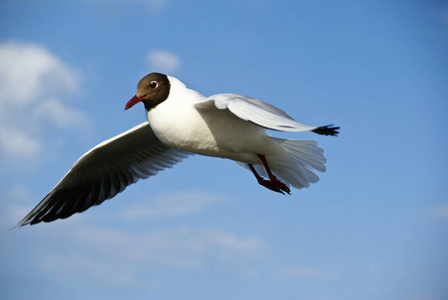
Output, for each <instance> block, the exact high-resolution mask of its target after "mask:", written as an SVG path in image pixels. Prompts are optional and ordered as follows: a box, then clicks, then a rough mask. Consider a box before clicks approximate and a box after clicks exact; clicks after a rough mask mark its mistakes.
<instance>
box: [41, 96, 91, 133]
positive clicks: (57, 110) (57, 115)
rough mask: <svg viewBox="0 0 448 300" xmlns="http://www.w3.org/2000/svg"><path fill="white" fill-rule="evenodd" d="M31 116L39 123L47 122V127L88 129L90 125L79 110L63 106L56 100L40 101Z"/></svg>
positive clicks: (88, 120)
mask: <svg viewBox="0 0 448 300" xmlns="http://www.w3.org/2000/svg"><path fill="white" fill-rule="evenodd" d="M33 116H34V117H35V118H36V120H38V121H39V122H42V123H45V122H48V123H49V125H54V126H56V127H59V128H67V127H72V128H73V127H79V128H89V127H90V123H91V121H90V119H89V118H88V117H87V115H86V114H84V113H83V112H81V111H80V110H77V109H75V108H70V107H68V106H66V105H64V104H63V103H62V102H61V101H60V100H59V99H57V98H50V99H47V100H44V101H42V102H41V103H40V104H39V105H38V106H36V109H35V110H34V112H33Z"/></svg>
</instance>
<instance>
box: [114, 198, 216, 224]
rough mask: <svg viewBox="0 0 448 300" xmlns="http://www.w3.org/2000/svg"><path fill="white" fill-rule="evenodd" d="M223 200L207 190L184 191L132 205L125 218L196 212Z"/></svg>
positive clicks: (125, 213) (167, 215)
mask: <svg viewBox="0 0 448 300" xmlns="http://www.w3.org/2000/svg"><path fill="white" fill-rule="evenodd" d="M220 200H221V197H220V196H218V195H214V194H208V193H205V192H182V193H176V194H170V195H165V196H161V197H157V198H155V199H152V200H151V202H150V203H149V204H148V205H140V206H131V207H129V208H127V209H126V210H124V211H123V212H122V214H121V217H122V218H124V219H142V218H155V217H172V216H181V215H189V214H196V213H200V212H202V211H204V210H205V209H206V208H207V207H208V206H210V205H213V204H215V203H217V202H219V201H220Z"/></svg>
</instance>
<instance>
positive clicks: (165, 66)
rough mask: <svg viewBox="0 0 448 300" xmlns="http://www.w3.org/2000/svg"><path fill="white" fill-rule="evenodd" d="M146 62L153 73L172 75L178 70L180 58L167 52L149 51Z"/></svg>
mask: <svg viewBox="0 0 448 300" xmlns="http://www.w3.org/2000/svg"><path fill="white" fill-rule="evenodd" d="M146 61H147V63H148V64H149V66H150V68H151V69H152V71H154V72H161V73H166V74H172V73H175V72H176V71H177V70H179V68H180V58H179V57H178V56H177V55H176V54H174V53H172V52H170V51H167V50H153V51H150V52H149V53H148V54H147V56H146Z"/></svg>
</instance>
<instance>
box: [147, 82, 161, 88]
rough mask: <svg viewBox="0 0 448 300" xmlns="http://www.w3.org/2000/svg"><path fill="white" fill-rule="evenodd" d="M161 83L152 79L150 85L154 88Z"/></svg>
mask: <svg viewBox="0 0 448 300" xmlns="http://www.w3.org/2000/svg"><path fill="white" fill-rule="evenodd" d="M158 85H159V84H158V83H157V81H155V80H154V81H151V82H150V83H149V86H150V87H151V88H153V89H155V88H156V87H157V86H158Z"/></svg>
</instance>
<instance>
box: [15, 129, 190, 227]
mask: <svg viewBox="0 0 448 300" xmlns="http://www.w3.org/2000/svg"><path fill="white" fill-rule="evenodd" d="M189 154H190V153H188V152H183V151H179V150H175V149H172V148H170V147H168V146H166V145H165V144H163V143H162V142H161V141H160V140H159V139H158V138H157V137H156V136H155V134H154V132H153V131H152V129H151V127H150V126H149V124H148V122H144V123H142V124H140V125H137V126H135V127H134V128H132V129H130V130H128V131H126V132H124V133H122V134H120V135H117V136H115V137H113V138H111V139H109V140H106V141H104V142H102V143H100V144H98V145H97V146H95V147H94V148H93V149H91V150H90V151H88V152H87V153H85V154H84V155H83V156H81V157H80V158H79V159H78V160H77V161H76V162H75V164H74V165H73V167H72V168H71V169H70V171H68V173H67V174H66V175H65V176H64V177H63V178H62V180H61V181H60V182H59V183H58V184H57V185H56V187H55V188H54V189H53V190H52V191H51V192H50V193H49V194H48V195H47V196H46V197H45V198H44V199H43V200H42V201H41V202H40V203H39V204H38V205H37V206H36V207H35V208H34V209H33V210H32V211H31V212H30V213H29V214H28V215H27V216H26V217H25V218H23V220H22V221H20V222H19V223H18V224H17V225H16V227H17V226H23V225H27V224H31V225H32V224H36V223H39V222H42V221H43V222H51V221H54V220H57V219H65V218H68V217H70V216H71V215H73V214H74V213H78V212H83V211H85V210H86V209H88V208H89V207H91V206H94V205H99V204H101V203H102V202H103V201H104V200H106V199H110V198H112V197H114V196H115V195H116V194H118V193H120V192H122V191H123V190H124V189H125V188H126V187H127V186H129V185H131V184H133V183H135V182H137V181H138V180H139V179H145V178H148V177H150V176H152V175H155V174H157V172H159V171H161V170H163V169H165V168H170V167H172V166H173V165H174V164H176V163H178V162H180V161H181V160H182V159H184V158H186V157H187V156H188V155H189Z"/></svg>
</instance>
